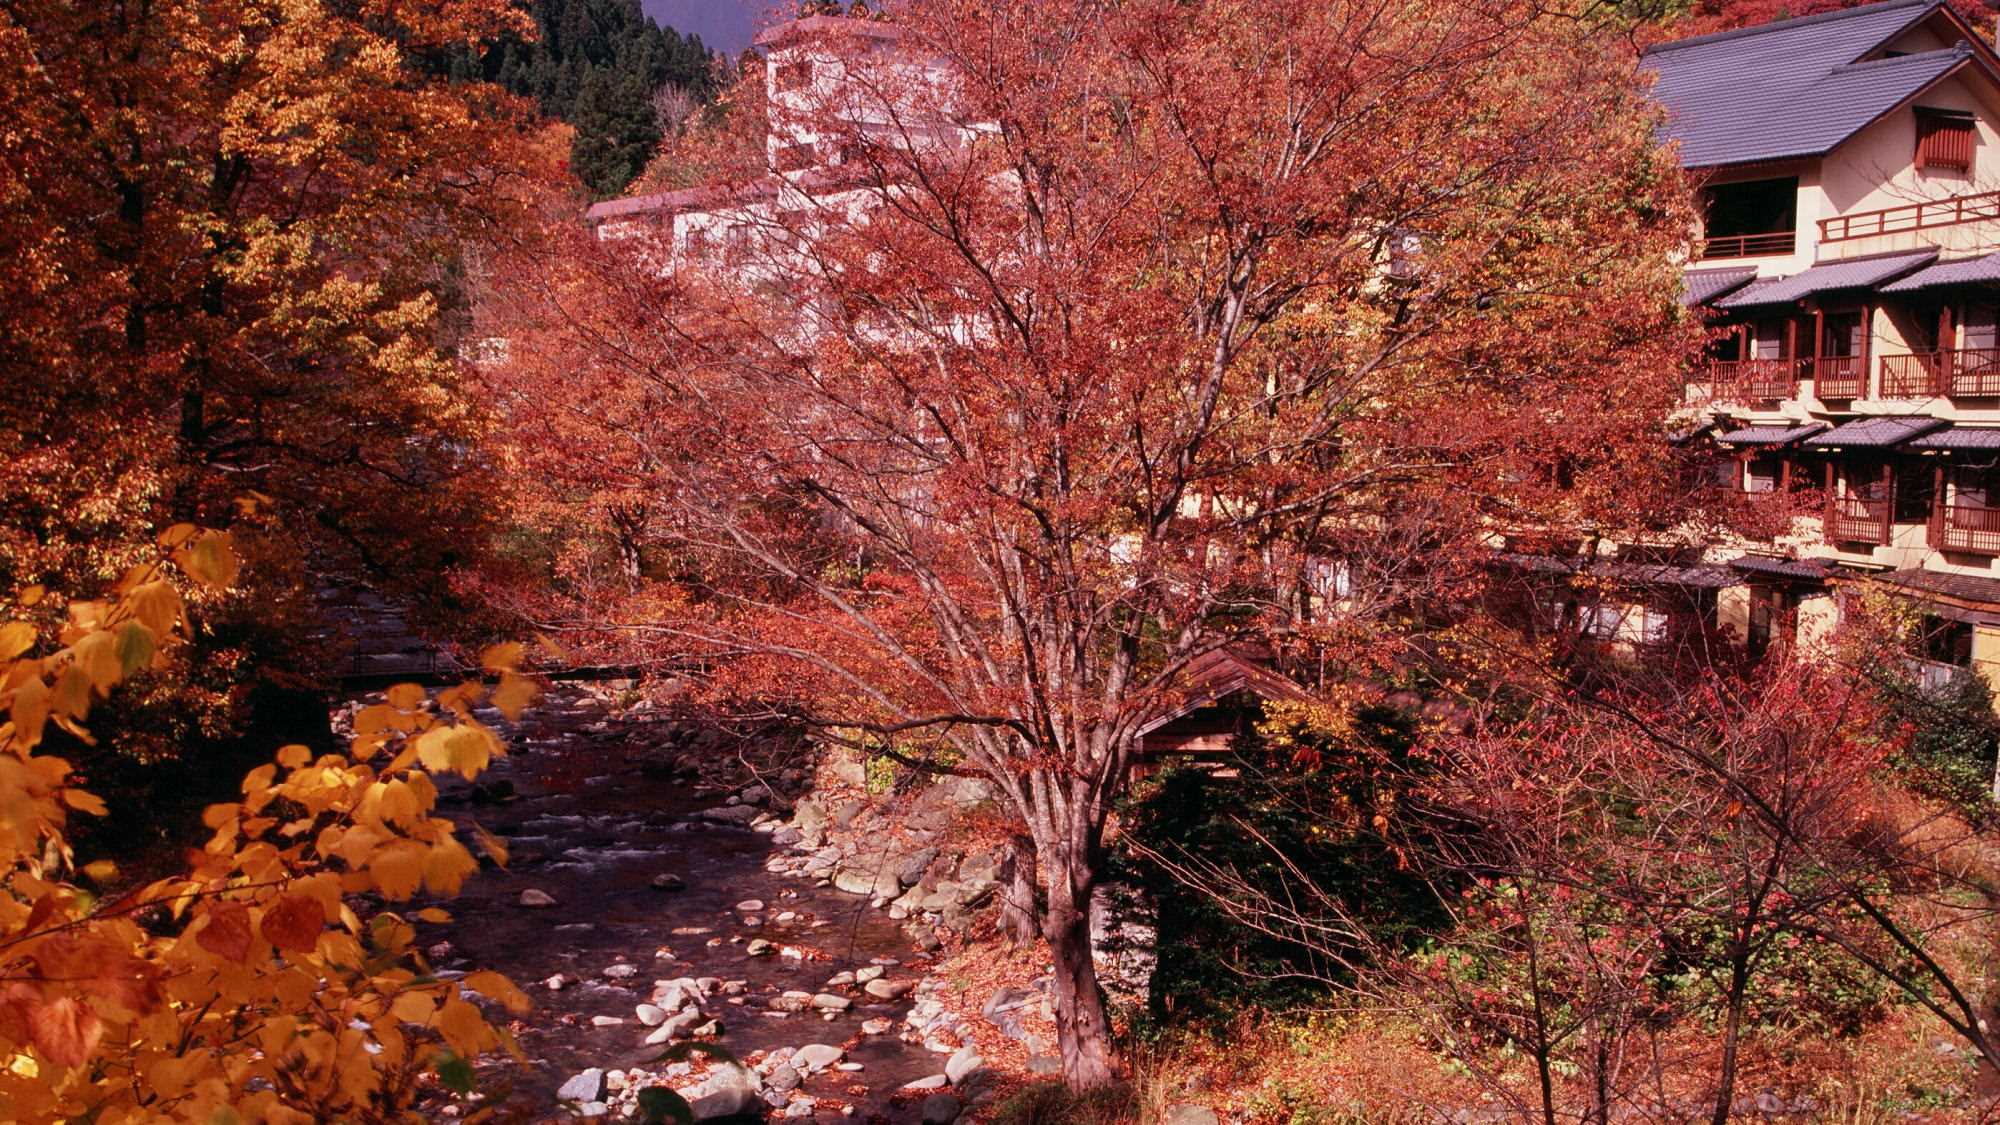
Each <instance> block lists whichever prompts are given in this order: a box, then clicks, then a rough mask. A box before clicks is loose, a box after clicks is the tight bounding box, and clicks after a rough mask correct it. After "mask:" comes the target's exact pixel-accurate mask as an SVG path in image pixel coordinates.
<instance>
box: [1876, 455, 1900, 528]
mask: <svg viewBox="0 0 2000 1125" xmlns="http://www.w3.org/2000/svg"><path fill="white" fill-rule="evenodd" d="M1876 522H1877V524H1878V528H1877V530H1878V533H1879V534H1880V535H1881V536H1882V542H1883V543H1887V542H1889V532H1890V531H1891V530H1892V529H1894V527H1895V526H1896V470H1895V468H1894V467H1893V466H1891V465H1890V464H1889V462H1888V461H1887V460H1886V459H1885V460H1884V461H1883V462H1882V518H1881V519H1880V520H1878V521H1876Z"/></svg>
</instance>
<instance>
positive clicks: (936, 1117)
mask: <svg viewBox="0 0 2000 1125" xmlns="http://www.w3.org/2000/svg"><path fill="white" fill-rule="evenodd" d="M963 1110H964V1107H962V1106H960V1105H959V1104H958V1099H957V1098H955V1097H952V1096H951V1095H950V1094H947V1093H944V1092H942V1091H940V1092H938V1093H935V1094H932V1095H931V1096H930V1097H928V1098H925V1099H924V1108H923V1123H924V1125H951V1123H952V1122H954V1121H956V1120H958V1115H959V1114H960V1113H961V1112H963Z"/></svg>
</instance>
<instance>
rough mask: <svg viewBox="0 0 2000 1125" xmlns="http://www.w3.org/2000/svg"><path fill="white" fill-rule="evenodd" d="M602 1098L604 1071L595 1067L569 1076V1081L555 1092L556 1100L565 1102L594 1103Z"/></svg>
mask: <svg viewBox="0 0 2000 1125" xmlns="http://www.w3.org/2000/svg"><path fill="white" fill-rule="evenodd" d="M544 1089H546V1087H544ZM603 1096H604V1070H603V1068H602V1067H595V1066H593V1067H591V1068H590V1069H589V1070H582V1071H578V1072H577V1073H575V1074H572V1075H570V1077H569V1081H567V1082H564V1083H563V1084H562V1086H561V1087H560V1088H558V1089H557V1090H556V1099H557V1100H558V1101H565V1102H594V1101H596V1100H597V1099H599V1098H601V1097H603Z"/></svg>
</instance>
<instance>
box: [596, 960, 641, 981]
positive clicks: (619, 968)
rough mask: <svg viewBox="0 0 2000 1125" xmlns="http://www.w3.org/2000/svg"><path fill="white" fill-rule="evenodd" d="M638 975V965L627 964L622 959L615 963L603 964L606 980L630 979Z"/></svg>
mask: <svg viewBox="0 0 2000 1125" xmlns="http://www.w3.org/2000/svg"><path fill="white" fill-rule="evenodd" d="M638 975H639V966H637V965H628V964H626V963H624V962H623V961H620V962H619V963H618V964H616V965H606V966H604V979H606V980H630V979H632V978H633V977H636V976H638Z"/></svg>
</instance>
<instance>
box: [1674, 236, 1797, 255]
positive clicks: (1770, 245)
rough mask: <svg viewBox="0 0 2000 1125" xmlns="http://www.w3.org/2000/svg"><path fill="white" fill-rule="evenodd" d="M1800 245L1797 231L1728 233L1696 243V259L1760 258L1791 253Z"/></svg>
mask: <svg viewBox="0 0 2000 1125" xmlns="http://www.w3.org/2000/svg"><path fill="white" fill-rule="evenodd" d="M1797 246H1798V234H1797V232H1795V231H1788V230H1774V231H1769V232H1767V233H1765V234H1726V235H1723V236H1722V237H1720V238H1710V239H1705V240H1703V241H1701V242H1698V243H1696V244H1695V247H1694V256H1695V260H1696V261H1699V262H1705V261H1708V260H1710V259H1712V258H1758V257H1763V256H1765V255H1769V254H1789V253H1791V252H1792V251H1793V249H1794V248H1796V247H1797Z"/></svg>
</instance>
